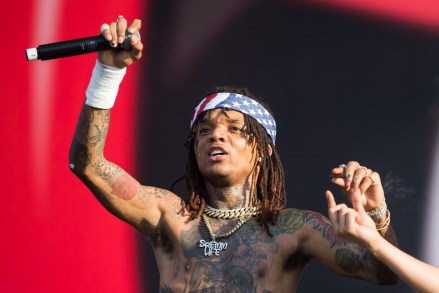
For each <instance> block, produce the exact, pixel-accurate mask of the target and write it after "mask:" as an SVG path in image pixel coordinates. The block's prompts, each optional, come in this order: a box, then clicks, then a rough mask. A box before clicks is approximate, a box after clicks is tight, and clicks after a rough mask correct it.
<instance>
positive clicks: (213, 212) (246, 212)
mask: <svg viewBox="0 0 439 293" xmlns="http://www.w3.org/2000/svg"><path fill="white" fill-rule="evenodd" d="M203 213H204V214H206V215H207V216H209V217H211V218H218V219H225V220H229V219H236V218H241V217H248V216H250V217H253V216H256V215H257V214H259V207H257V206H256V207H245V208H239V209H233V210H219V209H215V208H213V207H211V206H209V205H207V204H206V207H205V208H204V211H203Z"/></svg>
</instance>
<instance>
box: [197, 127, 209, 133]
mask: <svg viewBox="0 0 439 293" xmlns="http://www.w3.org/2000/svg"><path fill="white" fill-rule="evenodd" d="M209 132H210V129H209V128H206V127H201V128H200V130H199V131H198V134H199V135H203V134H208V133H209Z"/></svg>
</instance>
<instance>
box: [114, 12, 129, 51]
mask: <svg viewBox="0 0 439 293" xmlns="http://www.w3.org/2000/svg"><path fill="white" fill-rule="evenodd" d="M126 29H127V20H126V19H125V18H124V17H123V16H122V15H120V16H119V17H118V18H117V22H116V33H117V42H118V43H119V44H122V43H123V41H124V40H125V31H126Z"/></svg>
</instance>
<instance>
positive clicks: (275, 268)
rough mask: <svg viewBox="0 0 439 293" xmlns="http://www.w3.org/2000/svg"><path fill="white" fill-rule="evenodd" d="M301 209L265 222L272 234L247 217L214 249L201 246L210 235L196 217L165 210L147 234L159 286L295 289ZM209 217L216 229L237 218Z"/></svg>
mask: <svg viewBox="0 0 439 293" xmlns="http://www.w3.org/2000/svg"><path fill="white" fill-rule="evenodd" d="M303 214H304V213H303V212H302V211H299V210H296V209H287V210H284V211H282V212H281V214H280V217H279V219H278V220H277V222H276V223H275V224H273V225H270V226H269V227H270V232H271V233H272V234H273V236H269V235H268V234H267V233H266V232H265V230H264V229H263V228H262V227H261V226H260V225H259V224H258V223H257V222H256V220H255V219H254V218H253V219H251V220H249V221H248V222H246V223H245V224H244V225H242V226H241V227H240V228H239V229H238V230H237V231H236V232H234V233H233V234H232V235H230V236H227V237H225V238H220V239H217V240H216V241H217V242H221V243H223V245H219V247H220V248H222V250H217V251H216V250H210V249H209V248H208V247H206V246H207V245H206V244H205V242H210V241H211V240H212V239H211V236H210V234H209V231H208V230H207V228H206V225H205V223H204V221H203V220H202V219H196V220H193V221H190V222H187V220H188V218H187V217H183V216H181V214H180V216H179V215H177V214H175V215H172V216H170V215H168V218H167V220H165V225H164V227H163V228H162V229H160V230H158V231H157V233H156V234H155V235H156V236H153V237H150V238H151V242H152V244H153V247H154V252H155V255H156V260H157V264H158V267H159V271H160V276H161V280H160V292H228V293H232V292H265V293H268V292H287V291H288V292H295V290H296V287H297V284H298V281H299V278H300V275H301V273H302V271H303V269H304V267H305V264H306V263H307V261H308V257H307V256H305V255H304V254H303V252H302V251H301V249H300V242H301V237H302V235H301V233H302V232H301V228H302V226H303V225H304V216H303ZM285 219H286V220H285ZM209 220H210V223H211V225H212V230H213V231H214V233H216V234H222V233H224V232H227V231H230V229H232V228H233V227H234V226H235V225H236V223H237V220H219V219H211V218H209ZM165 226H167V227H165ZM157 236H159V237H157ZM200 240H204V241H205V242H203V241H202V242H200ZM175 243H179V245H175ZM200 243H202V244H203V245H201V246H204V247H200ZM225 244H227V247H226V248H225V247H224V245H225ZM205 254H207V256H206V255H205ZM209 254H212V255H210V256H209ZM216 254H218V255H216Z"/></svg>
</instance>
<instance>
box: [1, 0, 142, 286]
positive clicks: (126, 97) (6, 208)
mask: <svg viewBox="0 0 439 293" xmlns="http://www.w3.org/2000/svg"><path fill="white" fill-rule="evenodd" d="M17 1H18V2H21V3H16V1H15V2H10V1H9V4H10V5H11V6H12V5H13V6H15V7H20V9H15V10H14V12H15V13H17V14H15V15H14V14H12V13H8V14H7V15H6V16H5V18H6V20H5V22H4V23H5V24H7V27H8V29H7V30H8V31H9V32H12V31H15V33H13V34H14V37H13V41H12V43H11V44H10V46H9V47H8V48H6V46H5V47H4V48H3V49H2V53H3V55H4V56H5V60H4V62H5V63H6V64H4V65H3V68H4V70H3V71H2V73H1V78H0V80H2V95H1V101H0V103H1V104H0V105H1V110H2V115H1V116H0V119H1V120H0V121H1V125H2V126H3V127H1V136H2V137H3V139H2V143H1V144H0V151H1V154H2V165H3V168H1V178H3V182H4V187H5V188H4V189H3V192H2V198H3V200H2V205H1V208H0V209H1V210H0V223H1V231H2V232H1V234H2V235H3V236H2V237H1V239H2V240H1V241H0V251H1V266H0V291H1V292H138V291H140V282H139V280H140V275H139V274H140V270H139V264H138V262H137V259H138V252H137V251H138V250H137V248H136V238H135V233H136V232H135V231H134V230H133V229H132V228H130V227H129V226H128V225H126V224H124V223H122V222H121V221H119V220H118V219H116V218H115V217H113V216H111V215H110V214H109V213H107V212H106V211H105V210H104V209H103V208H102V207H100V205H99V204H98V202H97V201H96V200H95V199H94V198H93V197H92V195H91V194H90V192H89V191H88V190H87V189H86V188H85V187H84V186H83V185H82V183H81V182H80V181H79V180H78V179H76V177H75V176H73V175H72V174H71V173H70V170H69V168H68V151H69V145H70V142H71V139H72V135H73V131H74V128H75V124H76V120H77V117H78V114H79V111H80V108H81V104H82V101H83V100H84V97H85V93H84V91H85V89H86V87H87V84H88V80H89V77H90V72H91V69H92V67H93V64H94V60H95V58H96V55H95V54H91V55H86V56H85V55H84V56H78V57H72V58H65V59H60V60H53V61H43V62H42V61H34V62H28V61H27V60H26V58H25V49H26V48H29V47H36V46H37V45H38V44H44V43H49V42H56V41H60V40H67V39H74V38H79V37H84V36H92V35H97V34H98V33H99V26H100V24H101V23H102V22H111V21H113V20H115V19H116V18H117V16H118V15H119V14H123V15H125V16H126V18H128V19H132V18H135V17H139V18H142V19H143V18H144V16H145V15H146V13H147V12H146V11H147V1H130V0H128V1H112V0H110V1H108V0H107V1H102V0H96V1H83V0H76V1H58V0H45V1H43V0H41V1H38V0H35V1H27V0H17ZM12 27H16V28H15V29H12ZM11 29H12V30H11ZM146 33H147V27H146V22H145V27H144V29H143V34H144V35H146ZM136 65H137V64H136ZM139 66H140V65H139ZM139 66H133V68H130V70H129V73H128V74H127V76H126V78H125V80H124V82H123V85H122V88H121V91H120V96H119V99H118V101H117V110H115V111H116V112H117V115H115V118H114V125H113V127H112V129H111V131H110V136H109V140H110V143H109V145H108V149H107V153H109V154H111V158H112V159H114V160H115V161H117V162H118V163H119V164H120V165H122V166H123V167H124V168H125V169H127V170H128V171H130V172H131V173H134V174H135V164H134V161H133V153H134V151H135V150H134V148H135V143H134V141H133V140H134V139H133V138H134V133H135V131H136V129H135V127H134V126H135V123H134V122H135V119H136V117H135V115H134V113H135V112H136V111H135V107H136V100H137V99H138V98H137V97H138V93H137V92H136V91H137V90H136V86H135V84H136V79H141V76H140V73H138V72H139V68H140V67H139Z"/></svg>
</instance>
